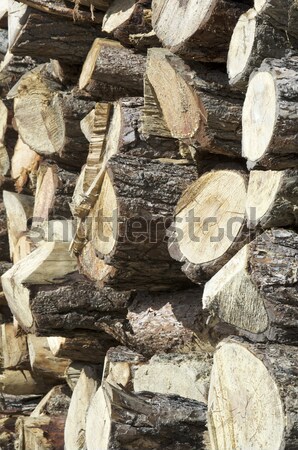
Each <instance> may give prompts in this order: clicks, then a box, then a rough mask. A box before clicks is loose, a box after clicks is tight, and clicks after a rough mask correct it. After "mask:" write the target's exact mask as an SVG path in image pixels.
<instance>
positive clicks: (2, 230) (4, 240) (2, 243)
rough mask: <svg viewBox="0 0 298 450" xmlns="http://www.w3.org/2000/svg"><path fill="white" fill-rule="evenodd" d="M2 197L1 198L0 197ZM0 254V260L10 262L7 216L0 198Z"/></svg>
mask: <svg viewBox="0 0 298 450" xmlns="http://www.w3.org/2000/svg"><path fill="white" fill-rule="evenodd" d="M1 197H2V196H1ZM0 254H1V260H4V261H5V260H6V261H9V260H10V250H9V242H8V231H7V216H6V210H5V205H4V203H3V200H2V198H1V200H0Z"/></svg>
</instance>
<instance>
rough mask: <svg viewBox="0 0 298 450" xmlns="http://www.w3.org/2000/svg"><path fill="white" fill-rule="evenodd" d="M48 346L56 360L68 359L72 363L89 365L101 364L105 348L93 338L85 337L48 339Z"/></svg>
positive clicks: (99, 340)
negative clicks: (80, 362)
mask: <svg viewBox="0 0 298 450" xmlns="http://www.w3.org/2000/svg"><path fill="white" fill-rule="evenodd" d="M48 344H49V347H50V350H51V352H52V353H53V355H54V356H56V357H57V358H68V359H71V360H72V361H85V362H87V363H91V364H99V363H100V362H103V360H104V357H105V354H106V346H105V345H103V344H102V341H101V339H100V338H99V337H98V338H96V337H95V336H94V337H93V336H90V337H88V336H86V337H80V336H77V337H73V338H62V337H58V336H57V337H53V336H52V337H49V338H48Z"/></svg>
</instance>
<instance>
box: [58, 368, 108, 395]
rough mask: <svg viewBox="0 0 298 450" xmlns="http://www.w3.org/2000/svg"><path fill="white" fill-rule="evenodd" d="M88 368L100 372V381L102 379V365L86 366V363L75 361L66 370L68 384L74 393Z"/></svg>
mask: <svg viewBox="0 0 298 450" xmlns="http://www.w3.org/2000/svg"><path fill="white" fill-rule="evenodd" d="M86 367H89V368H91V369H92V370H96V371H97V370H98V371H99V372H98V373H99V379H100V378H101V374H102V365H97V366H95V365H93V364H92V365H90V364H86V363H85V362H82V361H75V362H73V363H71V364H70V366H69V367H68V368H67V369H66V372H65V379H66V382H67V384H68V386H69V387H70V389H71V390H72V391H74V389H75V387H76V385H77V383H78V381H79V378H80V375H81V372H82V370H83V369H85V368H86Z"/></svg>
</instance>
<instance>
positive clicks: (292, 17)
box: [288, 0, 298, 49]
mask: <svg viewBox="0 0 298 450" xmlns="http://www.w3.org/2000/svg"><path fill="white" fill-rule="evenodd" d="M290 5H291V6H290V10H289V23H288V34H289V40H290V42H291V44H292V47H293V48H294V49H297V48H298V32H297V26H296V24H297V18H298V4H297V1H295V0H292V1H290Z"/></svg>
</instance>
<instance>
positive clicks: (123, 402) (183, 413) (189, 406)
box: [86, 382, 206, 450]
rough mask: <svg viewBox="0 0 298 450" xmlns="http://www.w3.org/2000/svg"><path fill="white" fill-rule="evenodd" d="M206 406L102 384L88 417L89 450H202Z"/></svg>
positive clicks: (172, 397) (175, 397) (186, 400)
mask: <svg viewBox="0 0 298 450" xmlns="http://www.w3.org/2000/svg"><path fill="white" fill-rule="evenodd" d="M205 409H206V407H205V405H203V404H202V403H199V402H197V401H195V400H189V399H184V398H182V397H179V396H166V395H161V394H150V393H146V394H145V393H143V394H138V395H136V394H132V393H128V392H126V391H125V390H123V389H121V387H120V386H112V385H110V384H109V383H107V382H104V383H103V384H102V386H101V387H100V388H99V389H98V391H97V392H96V394H95V396H94V397H93V399H92V401H91V405H90V408H89V410H88V415H87V427H86V442H87V448H88V450H98V449H99V448H100V449H101V450H108V449H109V448H119V449H120V448H121V450H128V449H131V448H154V449H156V450H161V449H164V450H170V449H171V450H173V449H178V448H179V450H188V449H190V448H191V449H192V450H196V449H198V450H199V449H203V448H204V434H205V421H206V411H205Z"/></svg>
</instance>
